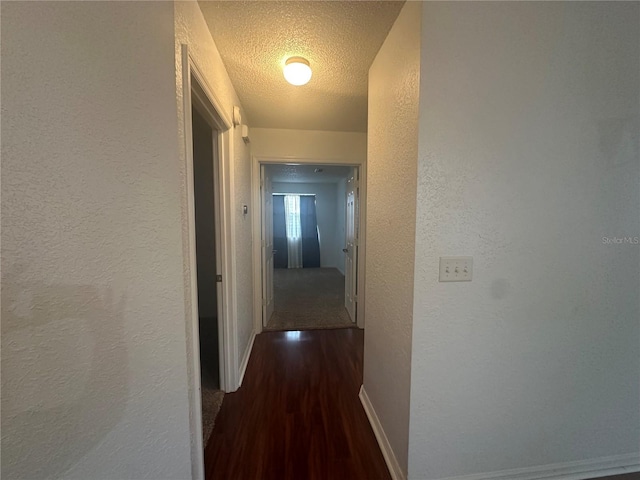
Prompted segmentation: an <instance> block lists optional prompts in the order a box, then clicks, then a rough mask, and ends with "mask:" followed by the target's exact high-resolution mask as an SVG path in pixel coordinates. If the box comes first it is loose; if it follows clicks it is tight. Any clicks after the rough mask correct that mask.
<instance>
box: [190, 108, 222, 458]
mask: <svg viewBox="0 0 640 480" xmlns="http://www.w3.org/2000/svg"><path fill="white" fill-rule="evenodd" d="M191 115H192V117H191V124H192V134H193V187H194V188H193V195H194V210H195V237H196V238H195V239H196V270H197V295H198V333H199V343H200V385H201V403H202V433H203V442H204V445H205V446H206V444H207V440H208V439H209V436H210V434H211V432H212V430H213V425H214V423H215V418H216V415H217V414H218V411H219V410H220V406H221V405H222V400H223V397H224V392H223V391H222V389H221V388H220V386H221V385H220V371H221V368H220V365H221V362H220V348H219V335H218V331H219V321H220V315H219V308H218V304H219V296H218V273H217V272H218V260H217V256H218V254H217V252H218V250H219V249H218V248H217V244H218V242H217V241H216V236H217V233H216V205H215V184H216V175H215V164H216V152H217V151H218V145H217V134H216V133H217V132H216V131H215V129H214V127H213V126H212V125H211V124H210V123H209V122H208V121H207V120H206V117H205V115H206V113H201V111H200V110H199V108H198V106H197V104H195V103H194V104H193V105H192V109H191Z"/></svg>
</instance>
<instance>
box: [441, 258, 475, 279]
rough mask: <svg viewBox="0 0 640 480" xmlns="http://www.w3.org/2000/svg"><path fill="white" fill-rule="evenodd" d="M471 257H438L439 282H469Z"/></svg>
mask: <svg viewBox="0 0 640 480" xmlns="http://www.w3.org/2000/svg"><path fill="white" fill-rule="evenodd" d="M472 275H473V257H440V281H441V282H470V281H471V277H472Z"/></svg>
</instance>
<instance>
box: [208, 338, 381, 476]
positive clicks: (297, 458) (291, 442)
mask: <svg viewBox="0 0 640 480" xmlns="http://www.w3.org/2000/svg"><path fill="white" fill-rule="evenodd" d="M363 338H364V336H363V331H362V330H359V329H355V328H350V329H340V330H314V331H301V332H265V333H262V334H260V335H258V336H257V337H256V341H255V344H254V347H253V352H252V354H251V359H250V360H249V365H248V366H247V372H246V374H245V378H244V382H243V385H242V387H241V388H240V389H239V390H238V391H237V392H235V393H231V394H228V395H226V396H225V399H224V402H223V404H222V408H221V409H220V413H219V414H218V418H217V419H216V425H215V428H214V430H213V433H212V435H211V438H210V440H209V443H208V446H207V449H206V450H205V471H206V478H207V479H208V480H213V479H220V480H223V479H234V480H245V479H264V480H268V479H274V480H276V479H277V480H286V479H291V480H315V479H317V480H327V479H354V480H355V479H363V480H376V479H380V480H382V479H390V478H391V477H390V475H389V472H388V470H387V467H386V464H385V462H384V458H383V457H382V453H381V452H380V449H379V447H378V444H377V442H376V439H375V436H374V434H373V431H372V430H371V426H370V425H369V422H368V420H367V417H366V415H365V413H364V410H363V409H362V406H361V404H360V400H359V398H358V390H359V388H360V385H361V383H362V351H363Z"/></svg>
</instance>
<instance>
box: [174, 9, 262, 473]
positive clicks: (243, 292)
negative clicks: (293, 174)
mask: <svg viewBox="0 0 640 480" xmlns="http://www.w3.org/2000/svg"><path fill="white" fill-rule="evenodd" d="M174 8H175V69H176V82H175V83H176V93H175V95H176V100H177V108H178V136H179V138H180V139H183V138H184V129H183V125H184V123H183V121H184V112H183V106H182V82H183V80H184V79H183V78H182V73H181V72H182V60H181V46H182V44H186V45H188V48H189V51H190V53H191V55H192V57H193V58H194V60H195V62H196V64H197V65H198V68H199V70H200V72H201V73H202V74H203V75H204V77H205V78H206V80H207V83H208V85H209V87H210V88H211V89H212V90H213V93H214V94H215V95H216V97H217V99H218V100H219V101H220V102H221V104H222V108H223V109H224V112H225V113H226V115H227V116H228V117H229V118H231V117H232V112H233V107H234V105H238V106H241V105H240V101H239V99H238V96H237V95H236V93H235V90H234V88H233V85H232V84H231V80H230V79H229V76H228V74H227V71H226V69H225V67H224V64H223V63H222V59H221V57H220V54H219V52H218V50H217V48H216V45H215V43H214V42H213V39H212V38H211V33H210V32H209V28H208V27H207V24H206V22H205V20H204V17H203V16H202V12H201V11H200V8H199V7H198V4H197V2H192V1H186V2H181V1H179V2H175V3H174ZM243 113H244V111H243ZM243 117H244V115H243ZM245 118H246V117H245ZM231 136H232V142H231V154H232V161H230V162H229V164H228V165H227V168H228V170H229V174H230V177H231V179H232V181H231V191H230V192H229V195H230V203H231V207H232V209H233V211H232V229H233V231H232V232H231V235H232V241H231V244H232V255H231V258H232V263H233V268H234V272H235V278H231V279H228V281H231V282H233V284H234V289H235V296H234V300H233V301H232V305H230V308H231V309H232V315H233V317H234V318H235V327H234V328H235V330H236V332H237V337H236V342H237V349H236V352H231V353H232V355H233V356H234V357H235V364H234V365H232V368H233V369H234V370H237V369H238V368H239V367H240V366H241V364H242V363H243V362H244V361H245V360H246V358H247V355H248V353H249V350H248V348H249V347H250V341H251V336H252V334H253V302H252V300H251V299H252V298H253V283H252V282H253V280H252V265H251V262H252V260H251V219H250V218H249V217H250V216H249V215H243V213H242V206H243V205H249V204H250V197H251V164H250V157H249V147H248V146H247V145H246V144H245V143H244V142H243V141H242V137H241V133H240V129H239V128H236V129H233V131H232V133H231ZM179 153H180V160H179V165H180V168H181V170H180V174H181V176H182V177H183V178H184V176H185V173H186V172H185V169H184V166H185V160H184V150H183V149H181V150H180V151H179ZM183 181H184V180H183ZM186 200H187V199H186V192H183V195H182V202H183V203H182V219H183V220H182V232H183V237H182V239H183V256H184V269H185V272H187V273H188V272H189V262H188V258H189V244H188V241H187V239H188V237H187V233H188V230H187V204H186ZM186 278H187V279H188V276H187V277H186ZM223 281H224V280H223ZM184 290H185V298H186V303H187V305H186V309H185V315H186V318H187V329H188V330H189V331H190V328H191V322H192V321H193V320H192V319H191V292H190V285H189V283H188V281H186V282H185V285H184ZM188 353H189V358H190V359H191V358H192V356H193V352H192V351H189V352H188ZM188 364H189V365H192V361H189V363H188ZM190 378H193V372H192V371H190ZM192 384H193V381H192ZM191 393H193V392H191ZM197 421H198V419H197V418H194V416H193V412H192V417H191V422H192V428H195V423H196V422H197ZM193 449H194V452H195V450H196V449H197V445H193ZM196 460H197V459H195V458H194V462H195V461H196Z"/></svg>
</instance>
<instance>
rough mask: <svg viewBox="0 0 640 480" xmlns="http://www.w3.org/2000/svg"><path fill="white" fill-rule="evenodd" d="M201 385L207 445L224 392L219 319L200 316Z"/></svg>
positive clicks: (203, 437)
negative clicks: (219, 346)
mask: <svg viewBox="0 0 640 480" xmlns="http://www.w3.org/2000/svg"><path fill="white" fill-rule="evenodd" d="M199 325H200V385H201V388H202V390H201V392H200V393H201V400H202V439H203V441H204V446H205V447H206V446H207V442H208V441H209V437H210V436H211V432H212V431H213V427H214V426H215V424H216V417H217V416H218V412H219V411H220V406H221V405H222V400H223V399H224V392H223V391H222V390H220V378H219V377H220V373H219V372H220V363H219V362H220V359H219V354H218V320H217V319H216V318H200V322H199Z"/></svg>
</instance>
